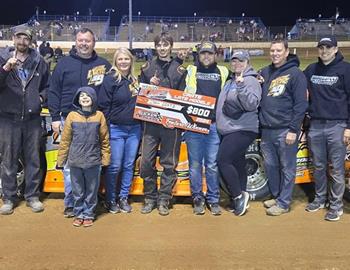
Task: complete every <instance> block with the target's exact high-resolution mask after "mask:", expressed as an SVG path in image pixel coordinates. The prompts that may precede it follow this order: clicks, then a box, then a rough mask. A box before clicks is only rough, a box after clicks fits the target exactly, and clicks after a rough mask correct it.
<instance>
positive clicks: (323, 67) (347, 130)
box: [304, 36, 350, 221]
mask: <svg viewBox="0 0 350 270" xmlns="http://www.w3.org/2000/svg"><path fill="white" fill-rule="evenodd" d="M317 47H318V53H319V58H318V62H317V63H313V64H311V65H309V66H308V67H307V68H306V69H305V71H304V74H305V75H306V78H307V81H308V89H309V93H310V106H309V116H310V118H311V122H310V130H309V133H308V143H309V147H310V150H311V153H312V161H313V165H314V168H315V170H314V180H315V189H316V197H315V200H314V201H313V202H311V203H309V204H308V205H307V206H306V208H305V210H306V211H308V212H315V211H317V210H319V209H322V208H324V207H325V203H326V201H327V186H328V181H327V168H328V162H329V163H331V166H332V169H331V170H330V171H329V175H330V178H331V181H330V183H329V187H330V190H329V193H328V199H329V211H328V213H327V214H326V216H325V219H326V220H328V221H337V220H339V219H340V216H341V215H342V214H343V201H342V199H343V194H344V189H345V179H344V176H345V168H344V160H345V155H346V145H347V144H349V142H350V64H349V63H347V62H345V61H344V58H343V56H342V54H341V53H340V52H339V51H338V47H337V40H336V39H335V38H334V37H332V36H331V37H324V38H322V39H321V40H320V41H319V42H318V45H317Z"/></svg>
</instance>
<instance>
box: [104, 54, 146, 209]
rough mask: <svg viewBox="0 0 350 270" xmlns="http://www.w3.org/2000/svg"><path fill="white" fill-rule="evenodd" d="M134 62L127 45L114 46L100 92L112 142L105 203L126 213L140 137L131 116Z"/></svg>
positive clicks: (133, 105) (134, 97)
mask: <svg viewBox="0 0 350 270" xmlns="http://www.w3.org/2000/svg"><path fill="white" fill-rule="evenodd" d="M133 65H134V58H133V56H132V54H131V52H130V51H129V50H128V49H126V48H119V49H117V51H116V52H115V54H114V58H113V66H112V68H111V71H110V72H109V73H108V74H107V76H105V78H104V80H103V84H102V86H101V89H100V93H99V108H100V110H101V111H102V112H103V113H104V115H105V117H106V119H107V121H108V124H109V131H110V144H111V163H110V165H109V166H108V167H107V170H106V174H105V188H106V199H105V207H106V209H107V210H108V211H109V212H110V213H113V214H115V213H118V212H120V211H122V212H125V213H129V212H131V210H132V208H131V206H130V205H129V203H128V195H129V190H130V186H131V182H132V179H133V172H134V165H135V157H136V154H137V150H138V146H139V142H140V138H141V124H140V122H139V121H137V120H135V119H133V113H134V108H135V103H136V96H137V93H138V85H137V80H136V77H135V76H134V74H133ZM120 173H121V175H120V177H119V174H120ZM118 177H119V179H121V188H120V193H119V201H118V203H117V198H116V195H117V194H116V180H117V178H118Z"/></svg>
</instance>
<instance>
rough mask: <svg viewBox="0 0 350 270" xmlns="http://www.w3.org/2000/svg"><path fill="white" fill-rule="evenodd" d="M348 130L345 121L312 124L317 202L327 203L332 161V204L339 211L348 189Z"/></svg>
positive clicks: (311, 145) (310, 144) (309, 140)
mask: <svg viewBox="0 0 350 270" xmlns="http://www.w3.org/2000/svg"><path fill="white" fill-rule="evenodd" d="M321 121H322V120H321ZM345 128H346V123H345V122H341V121H336V120H335V121H327V122H326V123H322V122H319V121H317V120H315V121H311V125H310V129H309V133H308V143H309V149H310V151H311V154H312V161H313V165H314V175H313V176H314V180H315V191H316V197H315V200H316V201H317V202H319V203H321V204H322V203H325V202H326V200H327V189H328V188H327V186H328V177H327V169H328V161H330V163H331V165H332V169H331V170H329V176H330V181H329V188H330V192H329V203H330V209H332V210H336V211H339V210H341V209H342V208H343V194H344V190H345V179H344V177H345V166H344V160H345V155H346V146H345V144H344V142H343V136H344V129H345Z"/></svg>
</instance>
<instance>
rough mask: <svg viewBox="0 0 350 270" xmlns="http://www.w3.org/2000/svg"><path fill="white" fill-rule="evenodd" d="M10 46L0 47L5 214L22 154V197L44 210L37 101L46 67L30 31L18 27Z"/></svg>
mask: <svg viewBox="0 0 350 270" xmlns="http://www.w3.org/2000/svg"><path fill="white" fill-rule="evenodd" d="M13 41H14V47H7V48H5V49H3V50H1V51H0V156H1V159H2V161H1V171H0V178H1V180H2V190H3V201H4V204H3V205H2V206H1V208H0V214H2V215H9V214H12V213H13V211H14V207H15V206H16V204H17V200H18V198H17V195H16V191H17V183H16V181H17V180H16V174H17V168H18V158H19V157H20V155H21V153H22V154H23V158H24V172H25V191H24V198H25V200H26V201H27V206H29V207H30V208H31V209H32V211H33V212H41V211H43V210H44V206H43V204H42V203H41V202H40V201H39V195H40V190H39V187H40V181H41V177H40V141H41V135H42V129H41V117H40V112H41V105H42V103H43V102H45V99H46V92H47V88H48V81H49V70H48V66H47V64H46V63H45V61H44V59H43V58H42V57H41V56H40V55H39V53H37V52H36V51H35V50H33V49H31V48H30V45H31V42H32V33H31V31H30V29H29V28H27V27H18V28H17V29H16V30H15V34H14V36H13Z"/></svg>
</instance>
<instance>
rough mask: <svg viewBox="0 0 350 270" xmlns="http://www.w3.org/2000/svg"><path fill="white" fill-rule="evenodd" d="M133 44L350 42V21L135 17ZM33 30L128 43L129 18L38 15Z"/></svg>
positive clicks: (51, 36) (49, 36)
mask: <svg viewBox="0 0 350 270" xmlns="http://www.w3.org/2000/svg"><path fill="white" fill-rule="evenodd" d="M132 20H133V41H134V42H153V39H154V37H155V36H156V35H159V34H160V33H163V32H167V33H169V34H171V35H172V36H173V38H174V40H175V41H176V42H196V43H198V42H201V41H202V40H211V41H214V42H254V41H258V42H260V41H269V40H271V39H273V38H276V37H279V38H288V39H290V40H304V41H316V40H318V39H319V38H320V37H321V36H326V35H335V36H336V37H337V38H338V40H350V20H349V19H343V18H342V19H334V18H331V19H321V18H319V19H298V20H296V23H295V25H294V26H293V27H286V26H274V27H266V26H265V24H264V23H263V22H262V21H261V19H260V18H258V17H233V18H230V17H197V16H196V17H168V16H133V17H132ZM26 24H27V25H29V26H31V27H32V28H33V30H34V31H33V32H34V36H35V39H36V40H39V41H40V40H48V41H73V40H74V36H75V33H76V32H77V30H78V29H80V28H82V27H88V28H90V29H91V30H92V31H93V32H94V33H95V34H96V39H97V40H98V41H121V42H127V41H128V28H129V27H128V26H129V20H128V16H126V15H124V16H123V17H122V19H121V21H120V24H119V26H118V27H115V26H110V17H108V16H79V15H34V16H32V17H31V18H30V19H29V20H28V21H27V23H26ZM13 27H14V26H8V25H2V26H1V25H0V40H1V39H3V40H8V39H11V36H12V29H13Z"/></svg>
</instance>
